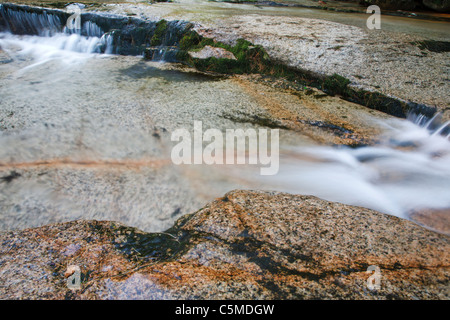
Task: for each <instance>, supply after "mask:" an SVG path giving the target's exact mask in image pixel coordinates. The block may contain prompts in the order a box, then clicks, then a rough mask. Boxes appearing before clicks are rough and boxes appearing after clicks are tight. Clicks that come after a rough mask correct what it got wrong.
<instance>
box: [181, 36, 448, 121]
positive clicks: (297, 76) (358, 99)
mask: <svg viewBox="0 0 450 320" xmlns="http://www.w3.org/2000/svg"><path fill="white" fill-rule="evenodd" d="M206 45H209V46H213V47H219V48H223V49H225V50H228V51H230V52H232V53H233V54H234V56H235V57H236V60H231V59H217V58H208V59H197V58H192V57H191V56H190V55H189V54H188V52H189V51H198V50H200V49H201V48H203V47H204V46H206ZM439 45H442V43H440V44H439ZM179 47H180V51H179V52H178V53H177V59H178V60H179V61H180V62H183V63H185V64H187V65H190V66H192V67H195V68H196V69H198V70H200V71H206V72H216V73H221V74H244V73H258V74H262V75H266V76H270V77H274V78H284V79H286V80H288V81H291V82H292V83H295V86H300V87H302V88H303V87H304V88H307V87H315V88H318V89H320V90H323V91H324V92H325V93H327V94H329V95H340V96H342V98H343V99H345V100H348V101H351V102H355V103H358V104H361V105H364V106H366V107H369V108H371V109H375V110H379V111H382V112H385V113H387V114H390V115H394V116H397V117H401V118H404V117H406V114H407V113H408V112H409V111H410V110H415V111H417V110H420V112H421V113H424V114H427V116H432V115H433V114H434V112H436V111H435V110H434V109H433V108H429V107H427V106H423V105H417V104H411V103H405V102H403V101H400V100H397V99H394V98H390V97H387V96H385V95H383V94H381V93H376V92H369V91H366V90H362V89H355V88H351V87H349V84H350V80H349V79H347V78H345V77H342V76H340V75H338V74H333V75H332V76H323V75H320V74H316V73H313V72H310V71H307V70H299V69H293V68H290V67H288V66H285V65H283V64H281V63H277V62H274V61H272V60H271V59H270V57H269V55H268V54H267V52H266V51H265V50H264V48H263V47H262V46H258V45H254V44H252V43H251V42H249V41H247V40H244V39H239V40H237V41H236V44H235V45H234V46H231V45H228V44H225V43H222V42H218V41H214V40H213V39H209V38H205V37H202V36H200V35H199V34H197V33H196V32H195V31H193V30H190V31H188V32H186V34H185V35H184V36H183V37H182V39H181V40H180V45H179ZM427 49H428V50H430V48H429V47H427ZM311 93H312V92H311V91H310V90H307V91H306V94H311Z"/></svg>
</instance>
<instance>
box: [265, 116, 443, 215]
mask: <svg viewBox="0 0 450 320" xmlns="http://www.w3.org/2000/svg"><path fill="white" fill-rule="evenodd" d="M433 120H434V119H433ZM433 120H428V121H427V120H426V119H425V118H424V117H422V116H419V117H411V118H410V119H409V121H406V120H390V121H387V122H386V123H385V124H384V125H385V126H386V131H385V134H384V135H383V137H381V141H380V143H379V144H376V145H373V146H367V147H360V148H349V147H330V146H321V147H320V146H318V147H309V148H289V149H288V150H284V151H282V152H281V155H280V171H279V173H278V174H277V175H275V176H269V177H259V178H257V180H258V182H259V183H261V185H260V187H261V188H264V189H269V190H278V191H284V192H289V193H295V194H307V195H314V196H317V197H320V198H323V199H327V200H330V201H337V202H341V203H346V204H351V205H358V206H363V207H367V208H371V209H374V210H377V211H380V212H384V213H388V214H392V215H395V216H398V217H402V218H408V213H410V212H411V211H413V210H420V209H425V208H433V209H441V208H449V207H450V141H449V137H448V136H446V135H442V132H443V131H444V129H445V128H447V126H449V123H448V122H447V123H445V124H443V125H441V126H437V127H436V128H435V129H433V130H431V129H430V127H431V126H430V125H431V123H433Z"/></svg>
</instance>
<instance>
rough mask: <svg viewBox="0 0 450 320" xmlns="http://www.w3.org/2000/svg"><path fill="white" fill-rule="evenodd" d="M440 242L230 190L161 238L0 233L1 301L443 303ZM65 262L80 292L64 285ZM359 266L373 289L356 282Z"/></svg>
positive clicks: (445, 240)
mask: <svg viewBox="0 0 450 320" xmlns="http://www.w3.org/2000/svg"><path fill="white" fill-rule="evenodd" d="M449 240H450V238H449V237H448V236H445V235H442V234H439V233H435V232H432V231H429V230H427V229H424V228H422V227H420V226H418V225H416V224H414V223H412V222H410V221H406V220H402V219H399V218H396V217H393V216H389V215H385V214H381V213H378V212H375V211H372V210H368V209H364V208H359V207H353V206H348V205H343V204H339V203H332V202H328V201H324V200H320V199H318V198H315V197H311V196H298V195H290V194H284V193H265V192H254V191H233V192H230V193H228V194H226V195H225V196H224V197H223V198H220V199H217V200H216V201H214V202H212V203H211V204H209V205H207V206H206V207H205V208H203V209H201V210H199V211H198V212H196V213H194V214H191V215H188V216H184V217H182V218H181V219H179V220H178V221H177V223H176V225H175V226H174V227H173V228H171V229H169V230H167V232H165V233H153V234H151V233H144V232H141V231H139V230H138V229H135V228H129V227H126V226H123V225H121V224H118V223H114V222H106V221H74V222H68V223H60V224H54V225H48V226H44V227H41V228H35V229H27V230H24V231H16V232H7V233H3V234H1V235H0V297H1V298H3V299H25V298H27V299H28V298H31V299H64V298H66V299H67V298H69V299H99V298H100V299H229V298H232V299H448V298H449V292H448V287H449V279H450V272H449V271H450V270H449V260H450V257H449V252H450V250H449V249H450V241H449ZM70 265H78V266H79V267H80V268H81V272H82V275H81V288H80V289H79V290H74V291H71V290H69V289H68V288H67V285H66V282H67V280H66V279H65V276H64V273H65V272H66V270H67V267H68V266H70ZM370 265H376V266H378V267H379V268H380V270H381V283H380V284H381V288H380V289H379V290H375V291H371V290H369V289H368V288H367V279H368V278H369V276H370V275H371V274H372V273H367V272H366V271H367V268H368V267H369V266H370ZM66 276H67V274H66Z"/></svg>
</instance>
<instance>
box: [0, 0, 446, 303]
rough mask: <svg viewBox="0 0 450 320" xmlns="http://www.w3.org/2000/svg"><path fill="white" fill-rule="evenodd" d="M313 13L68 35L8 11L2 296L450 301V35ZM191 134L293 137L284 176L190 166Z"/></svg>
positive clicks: (245, 13)
mask: <svg viewBox="0 0 450 320" xmlns="http://www.w3.org/2000/svg"><path fill="white" fill-rule="evenodd" d="M290 9H292V8H290ZM297 9H298V10H300V11H295V10H297ZM297 9H295V10H294V11H286V10H287V9H286V10H285V9H283V8H281V9H276V10H281V11H276V10H275V9H274V8H258V7H253V6H247V5H244V6H241V5H238V6H237V7H235V6H234V5H231V4H224V3H204V2H198V3H197V2H196V3H194V4H193V3H191V2H184V1H181V2H179V3H167V4H153V5H148V4H139V3H120V4H114V3H113V4H106V5H104V6H103V5H101V6H95V7H93V8H91V10H87V11H88V12H85V13H82V19H83V20H82V21H83V22H84V24H83V28H82V29H81V31H80V34H70V33H69V34H64V33H63V34H62V35H61V33H62V32H63V31H64V21H65V20H66V19H67V18H68V16H69V13H67V12H65V11H62V10H54V9H42V8H36V7H17V6H15V5H2V7H1V10H2V11H1V13H2V15H0V17H1V19H0V26H2V28H3V30H2V31H9V32H12V33H13V34H11V33H5V34H2V36H1V37H0V44H1V48H0V61H1V65H0V84H1V88H0V94H1V96H2V101H1V105H0V106H1V108H0V116H1V122H0V124H1V127H0V129H1V132H0V133H1V135H0V144H1V147H2V148H1V150H0V173H1V176H0V178H1V180H0V212H1V215H0V216H1V221H0V226H1V229H2V233H1V234H0V244H1V245H0V275H1V276H0V296H1V297H2V298H6V299H230V298H231V299H448V298H449V296H448V295H449V292H448V284H449V256H448V252H449V250H448V249H449V238H448V234H449V231H448V230H449V227H448V226H449V222H448V207H449V204H448V203H447V201H448V198H449V197H448V194H447V193H446V192H447V191H446V190H450V189H449V188H448V187H449V181H450V180H449V175H448V166H447V164H448V154H449V149H448V127H446V125H445V121H446V120H447V119H448V110H447V106H448V81H447V80H448V79H446V77H447V75H448V72H446V70H447V69H448V67H449V66H448V63H447V62H448V52H447V51H445V50H434V49H435V48H436V44H439V43H446V41H447V40H448V39H446V36H445V35H443V32H442V30H444V29H445V25H443V24H442V23H443V22H437V24H436V25H433V26H428V25H427V26H423V25H420V22H411V24H412V27H410V28H407V25H408V23H409V22H410V21H407V22H405V21H402V20H399V21H397V20H395V21H392V20H391V21H389V20H387V23H386V26H387V30H382V31H374V32H368V31H367V30H365V29H364V28H362V27H361V26H358V24H359V23H360V22H361V21H363V20H362V17H361V16H351V17H352V18H353V17H356V18H354V19H352V20H350V22H349V23H347V24H342V23H340V22H337V21H335V20H336V19H338V20H339V19H347V16H338V17H337V18H331V17H332V16H330V15H329V13H326V16H325V17H324V16H317V13H316V12H314V11H313V12H312V13H309V12H306V13H305V12H303V11H301V10H304V9H299V8H297ZM259 10H261V11H259ZM103 11H108V12H103ZM17 12H21V13H19V14H18V13H17ZM320 12H323V10H322V11H320ZM43 14H45V15H46V19H37V20H36V16H40V15H43ZM111 14H115V15H111ZM117 14H119V15H117ZM311 15H312V16H311ZM49 16H50V17H51V18H48V17H49ZM36 21H39V24H40V29H39V28H38V29H36V28H35V27H36ZM416 23H418V24H416ZM394 27H400V28H406V29H404V30H402V31H401V32H399V31H395V30H393V28H394ZM49 29H50V31H51V32H54V33H55V35H56V36H57V37H60V38H54V37H43V35H42V34H41V31H42V30H46V31H48V30H49ZM430 30H432V31H433V33H431V34H430V35H429V37H424V36H423V34H424V33H426V32H429V31H430ZM14 33H15V34H14ZM18 35H20V36H18ZM85 38H87V39H89V41H90V42H89V43H85V42H84V40H83V39H85ZM69 39H72V40H71V41H72V42H71V41H69ZM74 42H76V43H77V45H76V46H74V45H73V43H74ZM55 44H56V45H55ZM61 44H64V45H63V47H62V49H61ZM438 47H439V48H441V47H440V46H439V45H438ZM444 47H445V45H444ZM49 48H50V49H49ZM49 50H50V51H49ZM83 50H85V51H83ZM86 50H87V51H86ZM73 51H78V52H76V53H73ZM80 51H81V52H80ZM49 52H50V53H51V54H49ZM104 53H107V55H104ZM136 55H138V56H136ZM139 55H142V56H139ZM161 60H166V61H168V62H171V63H161ZM411 111H413V112H416V113H422V116H418V117H416V118H415V124H413V123H411V122H407V121H405V120H398V119H395V118H394V117H393V116H396V117H400V118H404V117H406V116H407V115H408V113H409V112H411ZM436 112H439V113H436ZM436 114H438V116H435V118H434V119H433V120H430V119H431V117H432V116H433V115H436ZM194 120H201V121H202V122H203V125H204V126H205V127H211V128H218V129H219V130H222V131H224V130H226V129H228V128H241V127H243V126H244V127H245V128H254V129H260V128H272V129H274V128H276V129H279V130H280V142H281V146H282V155H281V160H282V162H281V167H280V168H281V169H283V168H286V169H285V170H281V171H280V175H279V176H278V177H279V178H278V180H275V181H271V180H261V179H259V178H256V177H255V175H254V170H253V169H252V168H249V167H242V168H224V167H220V166H219V167H214V166H213V167H211V166H197V167H195V166H194V167H192V166H191V167H190V166H175V165H174V164H173V163H172V162H171V160H170V147H171V141H170V136H171V133H172V132H173V131H174V130H176V129H178V128H180V127H184V128H192V123H193V121H194ZM335 146H341V148H339V147H335ZM342 146H351V148H342ZM362 146H366V148H363V147H362ZM352 148H354V149H352ZM352 150H353V151H352ZM305 176H308V177H309V178H308V179H309V180H308V179H306V180H302V179H304V178H305ZM300 181H302V182H300ZM232 189H250V190H286V189H287V191H289V192H290V193H291V194H287V193H278V192H263V191H243V190H236V191H233V192H229V193H226V192H227V191H229V190H232ZM225 193H226V194H225ZM295 193H302V194H316V195H320V196H321V197H323V198H326V199H328V200H333V201H336V202H331V201H326V200H321V199H319V198H316V197H314V196H306V195H304V196H303V195H295ZM223 194H225V196H223ZM214 199H216V200H214ZM340 202H346V203H348V204H341V203H340ZM207 203H209V204H207ZM349 204H358V205H365V206H368V207H371V208H376V209H377V210H379V211H383V212H385V213H379V212H376V211H373V210H370V209H366V208H363V207H361V206H352V205H349ZM199 208H201V209H200V210H198V209H199ZM196 210H197V211H196ZM386 212H387V213H390V214H386ZM393 215H398V216H400V217H401V218H399V217H395V216H393ZM409 220H412V221H415V222H412V221H409ZM374 267H376V268H378V269H377V270H379V272H380V274H381V286H380V287H379V288H377V289H375V290H373V288H369V286H368V279H369V277H370V276H371V274H372V273H371V271H370V270H373V269H371V268H374ZM75 270H79V274H78V273H77V271H75ZM368 270H369V271H368ZM74 276H79V278H78V280H79V287H77V288H76V289H74V290H72V289H71V288H70V283H69V282H68V281H72V280H73V277H74Z"/></svg>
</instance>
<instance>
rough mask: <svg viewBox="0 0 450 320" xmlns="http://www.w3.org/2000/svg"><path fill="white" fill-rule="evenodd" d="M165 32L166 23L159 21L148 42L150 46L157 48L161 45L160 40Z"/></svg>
mask: <svg viewBox="0 0 450 320" xmlns="http://www.w3.org/2000/svg"><path fill="white" fill-rule="evenodd" d="M166 30H167V21H166V20H164V19H163V20H160V21H158V22H157V23H156V29H155V32H154V33H153V36H152V39H151V40H150V45H151V46H153V47H154V46H159V45H161V44H162V39H163V36H164V34H165V33H166Z"/></svg>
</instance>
